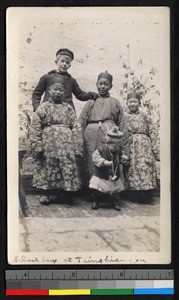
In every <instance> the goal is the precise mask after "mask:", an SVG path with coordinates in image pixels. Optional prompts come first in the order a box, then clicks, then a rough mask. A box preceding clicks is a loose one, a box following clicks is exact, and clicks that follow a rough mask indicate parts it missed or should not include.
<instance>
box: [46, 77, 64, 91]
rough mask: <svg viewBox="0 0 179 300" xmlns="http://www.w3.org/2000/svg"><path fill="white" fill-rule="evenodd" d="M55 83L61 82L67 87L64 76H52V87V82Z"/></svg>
mask: <svg viewBox="0 0 179 300" xmlns="http://www.w3.org/2000/svg"><path fill="white" fill-rule="evenodd" d="M55 83H60V84H62V85H63V86H64V88H65V80H64V79H63V78H61V77H58V76H56V77H54V78H52V80H51V81H50V85H49V87H50V86H51V85H52V84H55Z"/></svg>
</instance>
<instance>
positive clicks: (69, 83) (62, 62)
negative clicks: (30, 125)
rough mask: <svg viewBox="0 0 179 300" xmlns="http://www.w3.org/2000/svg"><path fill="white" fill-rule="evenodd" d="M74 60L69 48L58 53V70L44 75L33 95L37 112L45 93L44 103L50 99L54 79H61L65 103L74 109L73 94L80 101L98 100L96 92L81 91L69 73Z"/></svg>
mask: <svg viewBox="0 0 179 300" xmlns="http://www.w3.org/2000/svg"><path fill="white" fill-rule="evenodd" d="M73 59H74V54H73V52H72V51H71V50H69V49H67V48H62V49H59V50H58V51H57V53H56V60H55V63H56V66H57V68H56V70H52V71H50V72H48V74H45V75H43V76H42V77H41V78H40V80H39V83H38V84H37V86H36V88H35V89H34V91H33V94H32V105H33V110H34V111H35V110H36V109H37V107H38V106H39V105H40V103H41V97H42V95H43V94H44V93H45V95H44V98H43V100H42V102H45V101H48V99H49V84H50V82H51V80H52V79H54V78H61V79H62V80H63V82H64V85H65V93H64V95H63V97H62V100H63V101H64V102H67V103H68V104H70V105H71V106H72V107H73V108H75V107H74V104H73V101H72V94H74V95H75V97H76V98H77V99H78V100H81V101H87V100H88V99H94V100H95V99H96V98H97V97H98V95H97V94H96V93H94V92H88V93H86V92H84V91H82V90H81V89H80V87H79V85H78V83H77V81H76V79H74V78H73V77H72V76H71V75H70V74H69V73H68V72H67V71H68V69H69V68H70V67H71V62H72V60H73Z"/></svg>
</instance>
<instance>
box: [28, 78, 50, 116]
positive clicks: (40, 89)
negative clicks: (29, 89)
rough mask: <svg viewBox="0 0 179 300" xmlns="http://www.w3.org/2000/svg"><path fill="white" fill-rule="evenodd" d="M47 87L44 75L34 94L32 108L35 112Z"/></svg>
mask: <svg viewBox="0 0 179 300" xmlns="http://www.w3.org/2000/svg"><path fill="white" fill-rule="evenodd" d="M46 86H47V83H46V76H45V75H44V76H42V77H41V78H40V80H39V82H38V84H37V86H36V88H35V89H34V91H33V93H32V106H33V110H34V111H35V110H36V109H37V107H38V106H39V105H40V101H41V97H42V95H43V93H44V92H45V91H46Z"/></svg>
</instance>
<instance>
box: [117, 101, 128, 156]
mask: <svg viewBox="0 0 179 300" xmlns="http://www.w3.org/2000/svg"><path fill="white" fill-rule="evenodd" d="M116 106H117V107H116V111H117V112H116V113H117V121H116V124H117V126H118V127H119V130H120V131H122V132H123V134H124V136H123V138H122V150H123V151H124V154H125V155H127V157H129V134H128V125H127V121H126V117H125V115H124V112H123V109H122V106H121V105H120V103H119V102H118V103H117V105H116Z"/></svg>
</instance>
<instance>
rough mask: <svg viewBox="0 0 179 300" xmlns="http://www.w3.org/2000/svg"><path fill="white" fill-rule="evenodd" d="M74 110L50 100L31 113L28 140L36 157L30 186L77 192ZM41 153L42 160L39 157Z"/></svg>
mask: <svg viewBox="0 0 179 300" xmlns="http://www.w3.org/2000/svg"><path fill="white" fill-rule="evenodd" d="M80 128H81V127H80V125H79V124H78V123H77V121H76V114H75V112H74V110H73V108H72V107H71V106H70V105H69V104H67V103H62V104H56V103H54V102H53V100H52V99H50V100H49V101H47V102H45V103H43V104H41V105H40V106H39V107H38V108H37V110H36V111H35V112H34V115H33V119H32V123H31V129H30V140H31V147H32V151H33V154H34V157H35V160H34V162H35V165H34V175H33V185H34V186H36V187H37V188H41V189H45V190H48V189H58V188H62V189H64V190H66V191H76V190H78V189H79V188H80V186H81V182H80V177H79V172H78V168H77V164H76V160H75V155H81V154H82V134H81V133H82V131H81V129H80ZM41 151H43V156H41V155H40V156H39V153H40V152H41Z"/></svg>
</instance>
